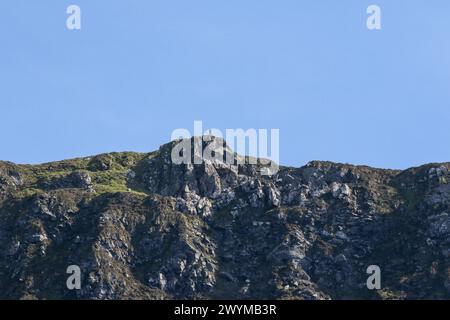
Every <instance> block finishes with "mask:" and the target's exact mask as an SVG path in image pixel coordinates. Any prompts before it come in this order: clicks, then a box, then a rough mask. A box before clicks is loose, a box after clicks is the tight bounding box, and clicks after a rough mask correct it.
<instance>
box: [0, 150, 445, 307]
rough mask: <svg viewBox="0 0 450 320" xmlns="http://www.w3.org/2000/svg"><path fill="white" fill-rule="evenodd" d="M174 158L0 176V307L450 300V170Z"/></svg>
mask: <svg viewBox="0 0 450 320" xmlns="http://www.w3.org/2000/svg"><path fill="white" fill-rule="evenodd" d="M172 146H173V143H168V144H165V145H162V146H161V147H160V149H159V150H158V151H154V152H150V153H133V152H119V153H118V152H114V153H105V154H100V155H96V156H91V157H83V158H75V159H69V160H63V161H57V162H50V163H44V164H39V165H23V164H14V163H11V162H0V249H1V251H0V252H1V253H0V270H1V271H0V298H3V299H5V298H6V299H19V298H20V299H78V298H79V299H192V298H194V299H216V298H220V299H269V298H272V299H423V298H425V299H431V298H436V299H450V250H449V249H448V248H449V247H450V246H449V244H450V217H449V214H448V212H449V207H448V206H449V204H450V163H433V164H426V165H422V166H419V167H413V168H409V169H405V170H390V169H378V168H372V167H369V166H360V165H359V166H354V165H349V164H338V163H333V162H328V161H311V162H309V163H308V164H307V165H305V166H302V167H299V168H295V167H287V166H280V167H279V171H278V173H277V174H276V175H274V176H263V175H261V174H260V171H259V170H260V167H261V165H260V164H256V165H250V164H243V165H229V164H226V163H217V162H212V161H208V160H205V161H204V162H203V163H201V164H196V165H190V164H182V165H176V164H173V163H172V161H171V159H170V150H171V147H172ZM69 265H77V266H79V267H80V269H81V276H82V279H81V284H82V285H81V289H80V290H69V289H68V288H67V287H66V279H67V277H68V275H67V274H66V268H67V267H68V266H69ZM369 265H378V266H380V269H381V279H382V280H381V281H382V288H381V289H380V290H369V289H368V288H367V287H366V284H365V282H366V279H367V277H368V275H367V273H366V269H367V267H368V266H369Z"/></svg>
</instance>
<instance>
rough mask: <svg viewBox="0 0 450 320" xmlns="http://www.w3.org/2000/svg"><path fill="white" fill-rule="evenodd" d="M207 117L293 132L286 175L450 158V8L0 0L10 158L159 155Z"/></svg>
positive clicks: (286, 147)
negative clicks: (317, 163)
mask: <svg viewBox="0 0 450 320" xmlns="http://www.w3.org/2000/svg"><path fill="white" fill-rule="evenodd" d="M69 4H76V5H79V6H80V7H81V10H82V29H81V30H79V31H69V30H67V28H66V18H67V14H66V8H67V6H68V5H69ZM370 4H377V5H379V6H380V7H381V10H382V29H381V30H380V31H369V30H368V29H367V28H366V18H367V14H366V8H367V6H368V5H370ZM194 120H202V121H203V124H204V127H205V128H211V127H214V128H219V129H222V130H225V129H226V128H244V129H247V128H267V129H270V128H279V129H280V140H281V146H280V161H281V163H282V164H285V165H293V166H301V165H304V164H305V163H306V162H308V161H310V160H330V161H337V162H347V163H354V164H367V165H371V166H377V167H390V168H406V167H410V166H415V165H420V164H423V163H427V162H443V161H450V145H449V144H450V143H449V142H450V121H449V120H450V1H448V0H433V1H430V0H395V1H392V0H371V1H365V0H342V1H336V0H314V1H313V0H309V1H300V0H277V1H275V0H226V1H224V0H170V1H168V0H108V1H106V0H95V1H93V0H72V1H63V0H40V1H32V0H2V1H0V137H1V140H0V159H2V160H9V161H13V162H18V163H39V162H46V161H52V160H60V159H65V158H71V157H77V156H88V155H93V154H97V153H101V152H109V151H125V150H129V151H152V150H155V149H157V148H158V146H159V145H160V144H163V143H165V142H168V141H169V140H170V136H171V133H172V131H173V130H174V129H176V128H187V129H190V130H193V121H194Z"/></svg>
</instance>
